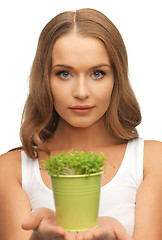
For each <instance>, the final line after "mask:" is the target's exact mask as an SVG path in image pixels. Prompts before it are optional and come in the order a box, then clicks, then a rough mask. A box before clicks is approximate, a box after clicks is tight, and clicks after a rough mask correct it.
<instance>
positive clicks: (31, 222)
mask: <svg viewBox="0 0 162 240" xmlns="http://www.w3.org/2000/svg"><path fill="white" fill-rule="evenodd" d="M22 228H23V229H24V230H33V234H32V236H31V238H30V240H36V239H41V240H55V239H57V240H75V239H76V235H77V233H70V232H67V231H65V230H64V229H63V228H62V227H60V226H58V224H57V220H56V213H55V212H54V211H52V210H50V209H48V208H39V209H37V210H35V211H34V212H33V213H32V214H31V216H30V217H29V218H28V219H27V220H26V221H25V222H24V223H23V224H22Z"/></svg>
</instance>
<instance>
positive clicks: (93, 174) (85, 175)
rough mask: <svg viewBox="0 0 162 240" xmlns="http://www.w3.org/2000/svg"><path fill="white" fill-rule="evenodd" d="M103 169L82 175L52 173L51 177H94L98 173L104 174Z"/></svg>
mask: <svg viewBox="0 0 162 240" xmlns="http://www.w3.org/2000/svg"><path fill="white" fill-rule="evenodd" d="M103 172H104V171H103V170H102V171H100V172H97V173H91V174H80V175H51V174H49V173H48V174H49V175H50V177H58V178H79V177H80V178H81V177H93V176H97V175H102V174H103Z"/></svg>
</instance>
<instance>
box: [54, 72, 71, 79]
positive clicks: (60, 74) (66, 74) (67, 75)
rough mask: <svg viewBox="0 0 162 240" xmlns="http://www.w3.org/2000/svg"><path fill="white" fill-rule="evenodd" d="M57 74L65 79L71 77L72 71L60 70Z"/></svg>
mask: <svg viewBox="0 0 162 240" xmlns="http://www.w3.org/2000/svg"><path fill="white" fill-rule="evenodd" d="M56 75H57V76H59V77H61V78H64V79H66V78H69V77H70V73H68V72H66V71H61V72H58V73H57V74H56Z"/></svg>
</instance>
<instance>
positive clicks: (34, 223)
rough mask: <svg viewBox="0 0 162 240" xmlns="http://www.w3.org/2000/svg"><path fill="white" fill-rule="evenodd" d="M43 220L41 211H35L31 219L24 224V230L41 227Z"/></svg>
mask: <svg viewBox="0 0 162 240" xmlns="http://www.w3.org/2000/svg"><path fill="white" fill-rule="evenodd" d="M41 220H42V214H41V211H38V210H35V211H34V212H33V213H32V214H31V215H30V217H29V218H27V219H26V220H25V221H24V222H23V224H22V228H23V229H24V230H32V229H35V228H37V227H38V226H39V224H40V222H41Z"/></svg>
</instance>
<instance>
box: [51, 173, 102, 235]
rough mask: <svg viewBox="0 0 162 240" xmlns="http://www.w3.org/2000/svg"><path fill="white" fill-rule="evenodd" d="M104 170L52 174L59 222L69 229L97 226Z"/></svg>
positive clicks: (82, 229) (84, 228) (77, 230)
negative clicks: (79, 173)
mask: <svg viewBox="0 0 162 240" xmlns="http://www.w3.org/2000/svg"><path fill="white" fill-rule="evenodd" d="M101 177H102V172H100V173H94V174H91V175H61V176H51V182H52V188H53V194H54V200H55V207H56V216H57V220H58V224H59V225H60V226H62V227H63V228H64V229H65V230H67V231H76V232H79V231H85V230H87V229H89V228H95V227H97V218H98V210H99V200H100V189H101Z"/></svg>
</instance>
